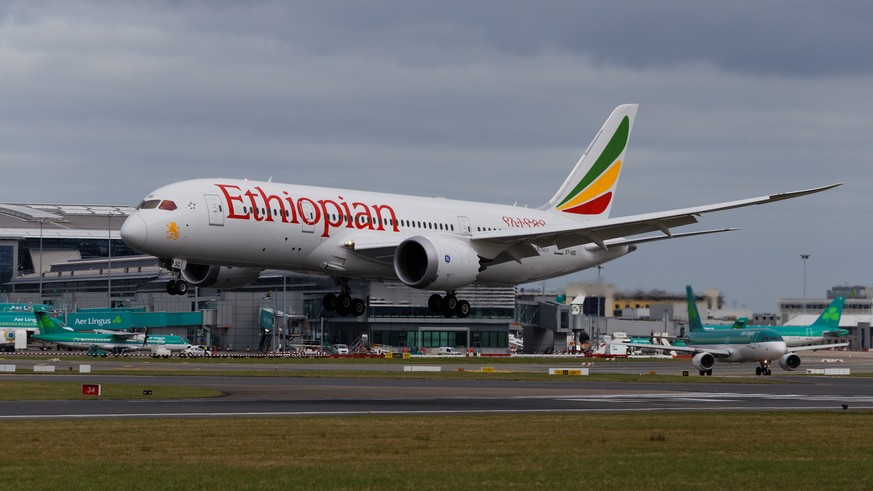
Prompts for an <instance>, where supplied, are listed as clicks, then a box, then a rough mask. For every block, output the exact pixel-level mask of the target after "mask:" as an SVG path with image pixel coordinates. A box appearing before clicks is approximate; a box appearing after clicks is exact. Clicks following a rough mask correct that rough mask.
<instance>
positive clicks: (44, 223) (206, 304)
mask: <svg viewBox="0 0 873 491" xmlns="http://www.w3.org/2000/svg"><path fill="white" fill-rule="evenodd" d="M133 211H134V210H133V208H131V207H128V206H105V205H54V204H0V277H2V280H3V281H2V293H0V301H2V302H10V303H27V304H49V305H51V306H53V307H54V309H56V311H57V312H58V313H59V314H61V315H64V314H66V313H70V312H76V311H81V310H85V309H108V308H114V309H127V310H130V311H147V312H202V315H201V317H200V319H202V321H201V322H199V323H192V324H191V325H168V326H154V325H152V326H148V328H149V329H150V332H156V333H157V332H161V331H166V333H167V334H170V333H172V334H177V335H183V336H187V337H188V338H189V339H190V340H191V341H192V343H195V344H206V345H210V346H214V347H216V348H218V349H222V350H227V349H231V350H233V351H244V350H248V351H256V350H258V349H261V350H272V349H282V348H284V347H286V346H290V345H300V344H312V343H315V344H319V340H323V342H324V344H335V343H344V344H349V345H353V346H354V345H361V344H364V343H366V344H369V345H379V344H381V345H387V346H392V347H397V348H402V347H408V348H415V349H424V350H428V349H432V350H436V348H438V347H440V346H456V347H463V348H465V349H474V350H477V351H478V352H481V353H489V352H490V353H508V352H509V333H510V330H511V329H517V330H519V329H521V326H517V325H516V324H515V322H514V319H515V289H514V288H507V287H488V286H472V287H469V288H466V289H463V290H460V291H459V293H460V294H463V295H464V297H465V298H468V299H469V300H470V302H471V304H472V305H473V309H472V311H471V313H470V316H469V317H467V318H465V319H457V318H452V319H446V318H445V317H443V316H440V315H435V314H433V313H431V312H430V311H429V309H428V307H427V297H428V295H429V294H430V293H431V292H427V291H420V290H415V289H411V288H408V287H406V286H404V285H402V284H401V283H398V282H364V281H350V286H351V288H352V290H353V291H355V292H356V294H358V295H360V296H361V297H362V298H367V299H368V301H367V310H366V313H365V315H363V316H361V317H356V318H352V317H341V316H338V315H337V314H336V313H335V312H326V311H325V310H324V309H323V307H322V305H321V303H322V298H323V297H324V294H325V293H328V292H333V291H336V289H337V288H336V285H335V283H334V281H333V280H332V279H331V278H328V277H320V276H309V275H301V274H296V273H291V272H285V271H272V270H267V271H264V272H263V273H262V274H261V276H260V278H259V279H258V280H257V281H256V282H254V283H253V284H252V285H249V286H247V287H243V288H239V289H234V290H215V289H208V288H204V289H198V288H192V289H191V290H190V291H189V292H188V294H187V295H185V296H177V295H169V294H168V293H167V292H166V283H167V281H169V279H170V278H171V276H170V274H169V272H168V271H166V270H163V269H162V268H160V267H159V265H158V260H157V258H155V257H151V256H144V255H140V254H139V253H138V252H136V251H134V250H132V249H131V248H130V247H128V246H127V245H126V244H124V242H122V241H121V238H120V234H119V229H120V227H121V224H122V223H123V222H124V220H125V218H126V217H127V215H128V214H130V213H132V212H133ZM131 327H134V328H136V327H140V326H136V325H133V326H131ZM171 331H172V332H171ZM273 332H276V333H278V335H277V336H273V335H272V333H273Z"/></svg>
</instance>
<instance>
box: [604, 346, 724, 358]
mask: <svg viewBox="0 0 873 491" xmlns="http://www.w3.org/2000/svg"><path fill="white" fill-rule="evenodd" d="M620 344H623V345H624V346H631V347H633V348H643V349H651V350H655V351H679V352H684V353H694V354H697V353H711V354H712V355H713V356H715V357H716V358H722V357H727V356H730V355H731V353H730V351H728V350H725V349H703V348H700V347H694V346H664V345H657V344H639V343H620Z"/></svg>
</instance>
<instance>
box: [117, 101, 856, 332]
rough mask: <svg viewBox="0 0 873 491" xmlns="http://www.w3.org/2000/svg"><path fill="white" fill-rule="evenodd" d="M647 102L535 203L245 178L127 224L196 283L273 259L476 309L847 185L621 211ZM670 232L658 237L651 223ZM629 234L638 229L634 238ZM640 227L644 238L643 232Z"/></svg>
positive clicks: (170, 197)
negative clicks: (619, 191) (476, 301)
mask: <svg viewBox="0 0 873 491" xmlns="http://www.w3.org/2000/svg"><path fill="white" fill-rule="evenodd" d="M636 112H637V105H636V104H628V105H623V106H619V107H617V108H616V109H615V110H614V111H613V112H612V114H611V115H610V116H609V119H607V121H606V123H605V124H604V125H603V128H601V130H600V132H599V133H598V134H597V136H595V138H594V141H592V142H591V144H590V145H589V146H588V149H587V150H586V151H585V153H584V154H583V155H582V157H581V158H580V159H579V162H578V163H577V164H576V167H575V168H574V169H573V171H572V172H571V173H570V175H569V177H567V179H566V180H565V181H564V183H563V184H562V185H561V186H560V187H559V188H558V191H557V192H556V193H555V195H554V196H553V197H552V199H550V200H549V201H548V202H547V203H546V204H545V205H543V206H541V207H540V208H536V209H531V208H523V207H518V206H508V205H500V204H487V203H476V202H469V201H457V200H449V199H442V198H426V197H418V196H406V195H397V194H384V193H373V192H366V191H352V190H347V189H332V188H324V187H314V186H300V185H294V184H279V183H273V182H258V181H249V180H237V179H223V178H213V179H195V180H188V181H182V182H177V183H174V184H169V185H167V186H164V187H162V188H160V189H157V190H155V191H154V192H152V193H149V195H148V196H146V198H145V199H144V200H143V201H142V202H141V203H140V204H139V206H137V209H136V212H135V213H133V214H131V215H130V216H129V217H128V218H127V220H126V221H125V222H124V225H123V226H122V227H121V237H122V238H123V239H124V241H125V242H126V243H127V244H128V245H129V246H131V247H133V248H134V249H138V250H140V251H142V252H144V253H147V254H151V255H154V256H157V257H158V258H160V259H161V264H162V265H163V266H164V267H166V268H167V269H170V270H171V271H173V272H174V273H175V274H176V279H175V280H171V281H169V282H168V284H167V291H168V292H170V293H172V294H185V293H187V291H188V287H189V285H194V286H199V287H212V288H235V287H240V286H243V285H246V284H249V283H251V282H253V281H254V280H255V279H257V277H258V274H259V273H260V272H261V271H262V270H264V269H281V270H290V271H297V272H301V273H317V274H324V275H329V276H332V277H334V278H335V279H336V280H337V283H338V286H339V296H337V295H335V294H328V295H326V296H325V298H324V306H325V308H326V309H328V310H334V309H335V310H336V311H337V313H338V314H340V315H349V314H351V315H354V316H359V315H361V314H363V313H364V310H365V304H364V302H363V301H362V300H361V299H359V298H353V297H352V296H351V292H350V289H349V286H348V280H349V279H350V278H359V279H374V280H396V279H399V280H400V281H402V282H403V283H405V284H406V285H408V286H410V287H412V288H418V289H424V290H435V291H445V292H446V295H445V296H442V295H440V294H439V293H434V294H433V295H431V297H430V300H429V302H428V304H429V307H430V308H431V310H433V311H435V312H442V313H443V314H444V315H445V316H447V317H451V316H453V315H457V316H459V317H466V316H467V315H468V314H469V312H470V304H469V302H467V301H465V300H459V299H458V298H457V297H456V295H455V293H454V292H455V290H457V289H459V288H461V287H464V286H467V285H470V284H472V283H484V284H494V285H517V284H521V283H528V282H533V281H539V280H544V279H548V278H554V277H558V276H563V275H566V274H570V273H574V272H576V271H581V270H583V269H587V268H591V267H594V266H597V265H599V264H603V263H605V262H607V261H612V260H613V259H617V258H619V257H622V256H624V255H625V254H628V253H630V252H632V251H634V250H636V247H637V244H641V243H645V242H652V241H657V240H663V239H671V238H677V237H688V236H693V235H702V234H709V233H715V232H725V231H728V230H735V229H719V230H704V231H696V232H686V233H673V231H672V230H671V229H673V228H674V227H679V226H682V225H689V224H693V223H697V217H698V216H700V215H702V214H704V213H708V212H714V211H720V210H727V209H731V208H740V207H744V206H750V205H758V204H763V203H770V202H774V201H781V200H784V199H790V198H796V197H798V196H803V195H807V194H812V193H817V192H820V191H824V190H826V189H830V188H833V187H836V186H839V185H840V184H842V183H837V184H831V185H828V186H822V187H817V188H813V189H806V190H801V191H794V192H788V193H781V194H773V195H769V196H762V197H758V198H749V199H743V200H738V201H729V202H725V203H718V204H712V205H705V206H695V207H691V208H683V209H677V210H670V211H662V212H657V213H646V214H642V215H633V216H627V217H621V218H610V217H609V211H610V208H611V206H612V203H613V201H614V197H615V191H616V186H617V183H618V177H619V173H620V172H621V169H622V167H623V165H624V158H625V152H626V150H627V142H628V138H629V136H630V132H631V127H632V126H633V121H634V118H635V116H636ZM650 232H652V233H654V232H659V234H657V235H645V236H643V237H638V236H639V235H641V234H646V233H650ZM628 236H630V237H631V238H626V237H628ZM634 236H637V237H634Z"/></svg>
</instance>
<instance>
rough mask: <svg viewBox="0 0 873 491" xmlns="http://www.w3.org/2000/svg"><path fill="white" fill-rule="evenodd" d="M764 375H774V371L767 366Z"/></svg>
mask: <svg viewBox="0 0 873 491" xmlns="http://www.w3.org/2000/svg"><path fill="white" fill-rule="evenodd" d="M764 375H768V376H769V375H773V372H771V371H770V369H769V368H765V369H764Z"/></svg>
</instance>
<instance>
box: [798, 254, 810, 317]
mask: <svg viewBox="0 0 873 491" xmlns="http://www.w3.org/2000/svg"><path fill="white" fill-rule="evenodd" d="M800 259H801V260H802V261H803V312H804V313H806V260H807V259H809V254H801V255H800Z"/></svg>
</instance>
